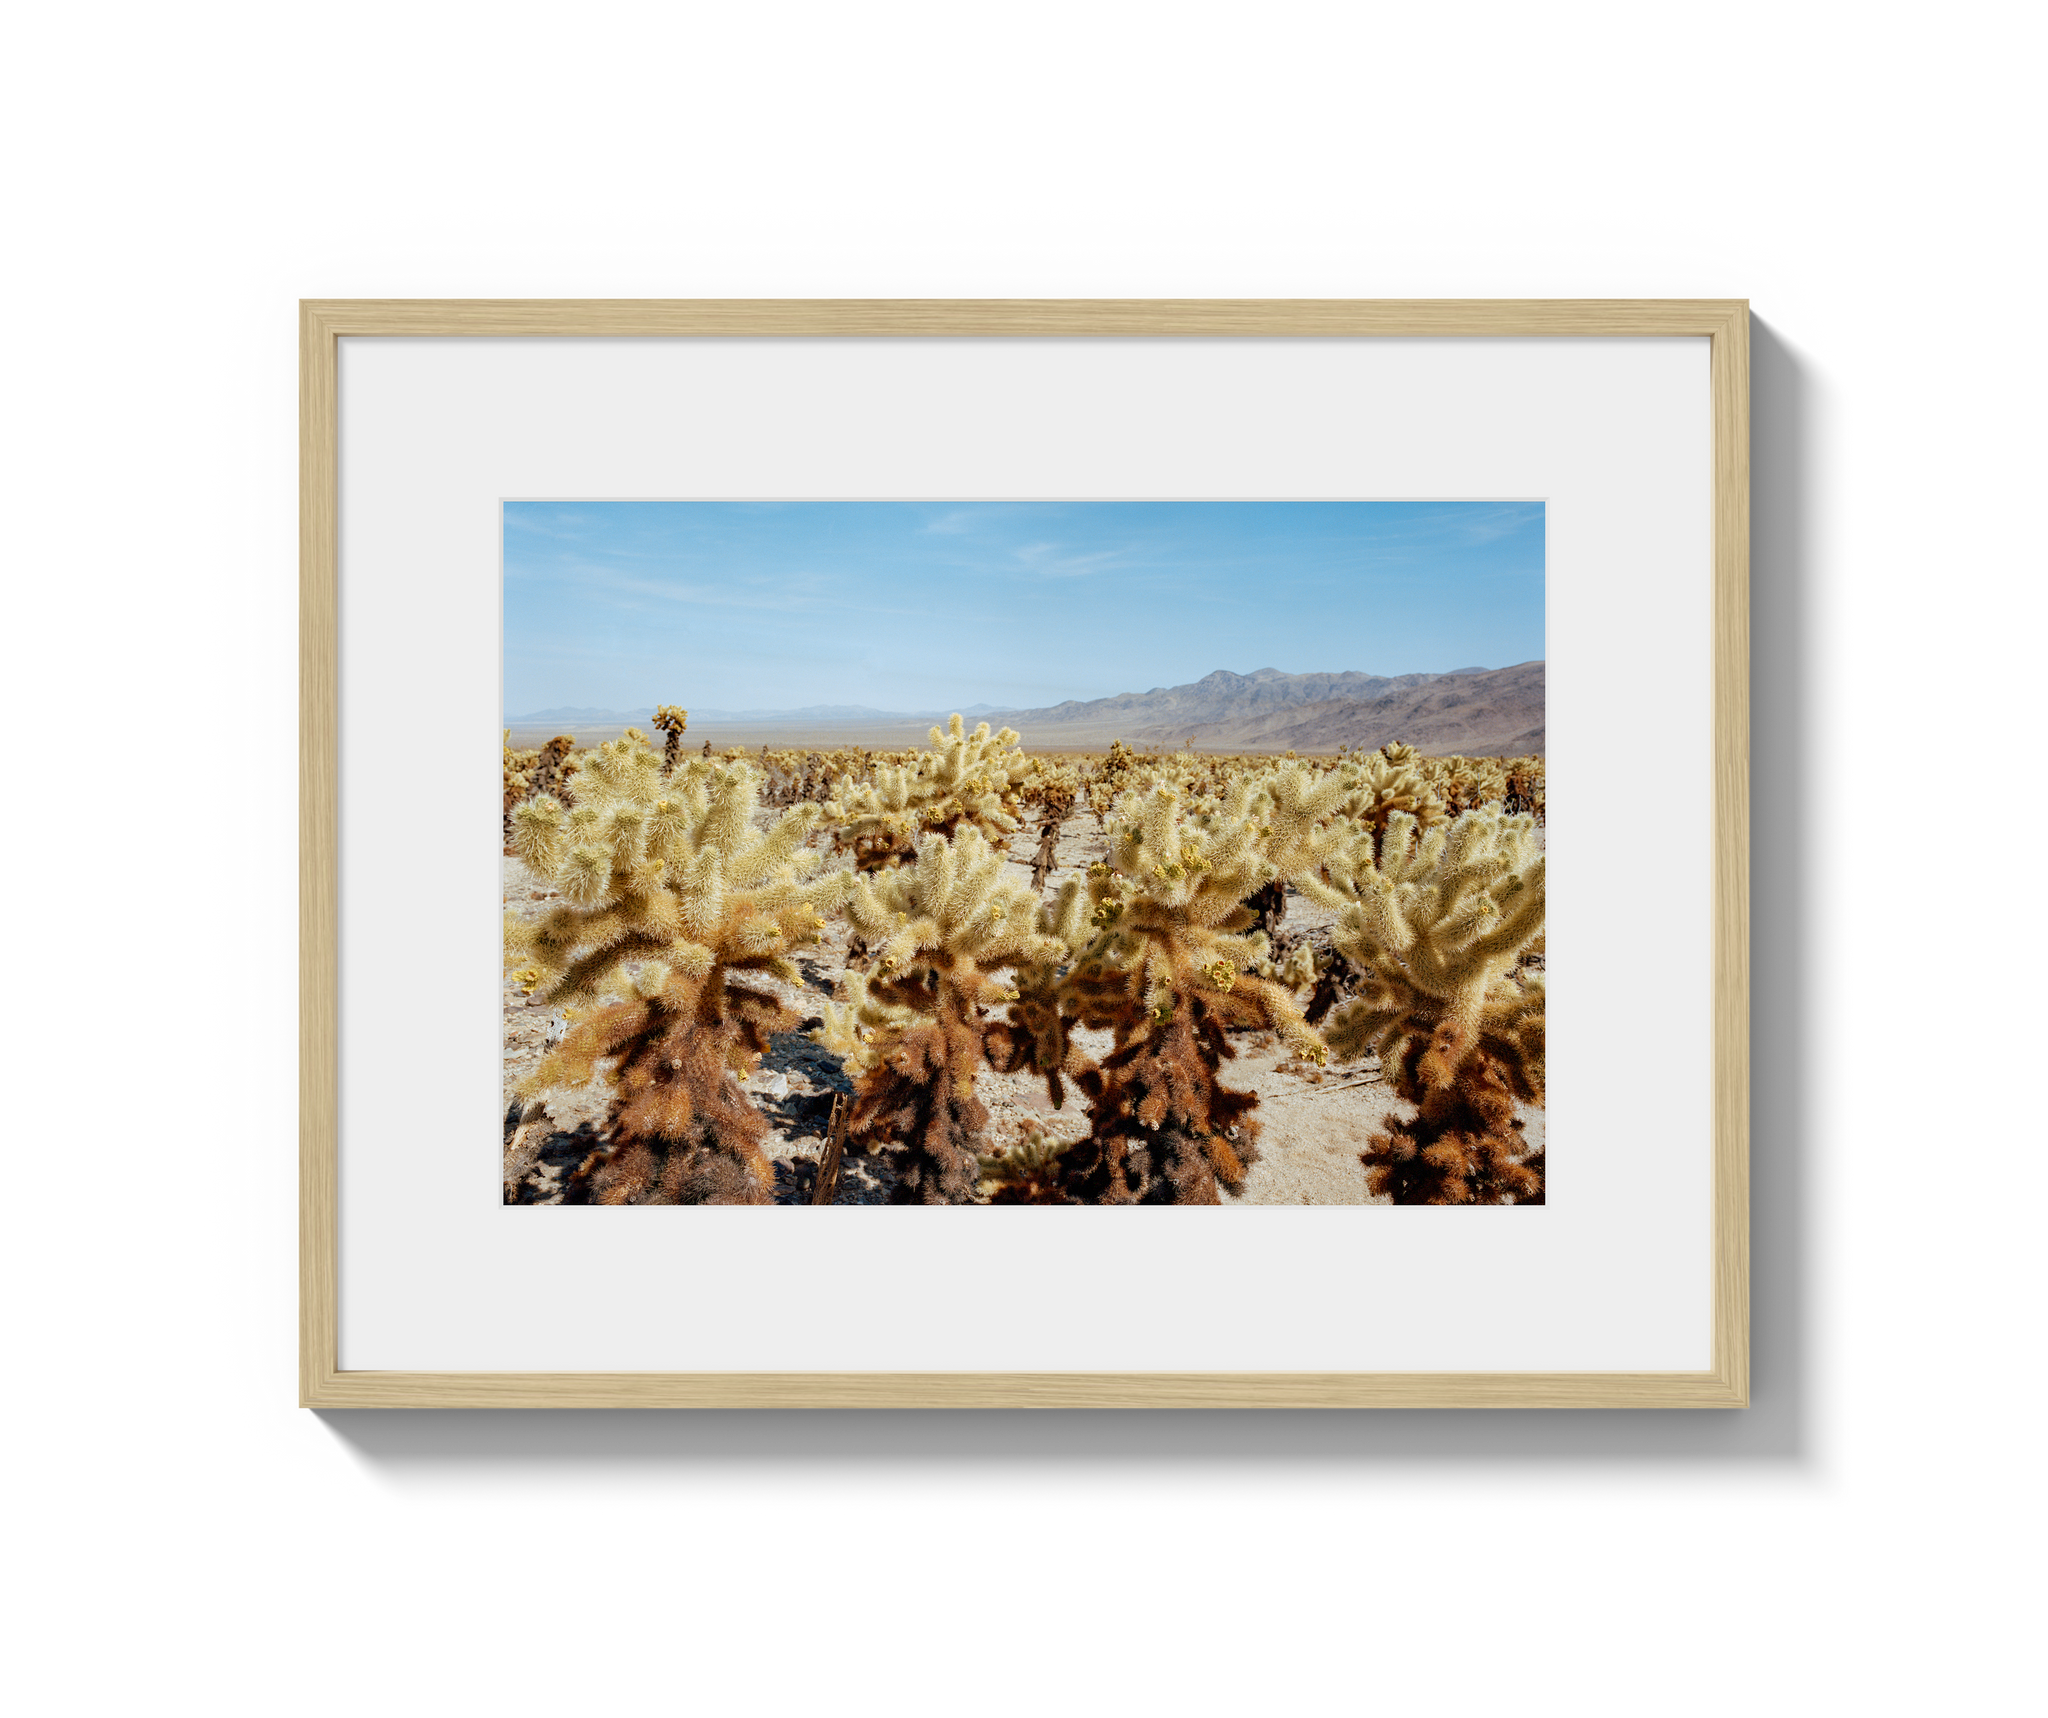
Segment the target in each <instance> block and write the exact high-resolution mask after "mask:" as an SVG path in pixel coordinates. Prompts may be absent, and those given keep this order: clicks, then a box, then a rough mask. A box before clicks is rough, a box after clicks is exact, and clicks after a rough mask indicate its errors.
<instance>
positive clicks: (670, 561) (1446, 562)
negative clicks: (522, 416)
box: [505, 501, 1544, 717]
mask: <svg viewBox="0 0 2048 1718" xmlns="http://www.w3.org/2000/svg"><path fill="white" fill-rule="evenodd" d="M1543 569H1544V559H1543V504H1542V503H1541V502H1489V501H1476V502H1475V501H1458V502H1384V501H1340V502H1297V501H1254V502H1238V501H1208V502H1178V501H1171V502H1149V501H1145V502H1122V501H1119V502H909V501H901V502H899V501H852V502H839V501H793V502H772V503H765V502H731V501H594V502H593V501H579V502H538V501H517V502H507V503H506V504H505V712H506V715H507V716H508V717H510V716H518V715H522V714H525V713H526V712H528V711H536V710H544V709H552V708H558V707H563V706H568V707H578V706H580V707H586V708H596V709H617V710H626V709H639V708H643V707H645V706H647V705H650V704H654V703H678V704H682V705H684V706H685V707H697V708H704V709H795V708H799V707H802V706H804V705H809V704H865V705H869V706H872V707H873V708H876V709H882V710H939V709H960V708H965V707H967V706H969V705H974V704H992V705H997V706H1000V707H1003V708H1008V709H1030V708H1035V707H1038V706H1042V705H1048V704H1057V703H1059V702H1061V701H1062V700H1064V699H1068V698H1080V699H1086V698H1103V697H1108V696H1111V695H1113V694H1115V693H1118V692H1145V691H1149V690H1151V689H1152V688H1153V687H1155V686H1177V685H1182V684H1185V683H1186V682H1188V681H1191V680H1199V679H1201V677H1202V676H1203V675H1205V674H1208V673H1210V672H1212V671H1213V670H1215V669H1218V668H1228V669H1231V670H1233V671H1235V672H1237V673H1240V674H1248V673H1250V672H1251V671H1252V670H1253V669H1256V668H1278V669H1281V670H1283V671H1285V672H1287V673H1290V674H1299V673H1306V672H1310V671H1317V672H1322V671H1330V672H1341V671H1343V670H1345V669H1358V670H1361V671H1364V672H1366V673H1372V674H1410V673H1420V672H1442V671H1443V670H1446V669H1451V668H1468V667H1483V668H1504V667H1507V666H1508V665H1510V664H1511V663H1516V662H1528V661H1531V660H1533V659H1535V658H1538V657H1540V656H1542V655H1543Z"/></svg>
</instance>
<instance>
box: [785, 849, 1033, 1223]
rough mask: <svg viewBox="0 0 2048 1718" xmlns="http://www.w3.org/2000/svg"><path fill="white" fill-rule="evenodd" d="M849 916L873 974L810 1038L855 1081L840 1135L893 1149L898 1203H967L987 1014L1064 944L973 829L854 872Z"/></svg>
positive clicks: (981, 1117)
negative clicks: (909, 862) (1043, 925)
mask: <svg viewBox="0 0 2048 1718" xmlns="http://www.w3.org/2000/svg"><path fill="white" fill-rule="evenodd" d="M845 911H846V916H847V918H848V919H849V920H850V921H851V922H852V924H853V927H854V929H855V930H856V931H858V932H859V933H860V935H861V936H862V937H864V938H865V939H866V940H867V942H868V945H869V946H870V947H871V948H872V949H874V950H875V959H874V966H873V968H872V970H871V971H870V972H869V973H868V974H866V975H865V976H862V975H859V974H852V975H849V978H848V982H847V984H846V985H845V987H844V989H843V990H842V992H841V998H840V1005H839V1006H833V1005H830V1004H828V1005H827V1008H826V1012H825V1024H824V1027H823V1028H822V1029H821V1030H820V1031H819V1032H817V1033H815V1034H813V1035H814V1036H815V1037H817V1038H818V1040H819V1041H820V1042H821V1043H823V1044H825V1045H826V1047H827V1048H829V1049H835V1050H838V1051H839V1053H840V1054H841V1055H842V1056H845V1057H846V1058H847V1063H848V1067H849V1069H850V1070H851V1071H852V1072H853V1073H854V1075H855V1087H854V1091H855V1097H854V1107H853V1115H852V1118H851V1120H850V1121H849V1123H848V1129H847V1134H848V1138H849V1139H852V1140H855V1141H859V1142H862V1143H865V1144H867V1145H868V1146H869V1147H870V1148H873V1147H874V1146H877V1145H881V1144H891V1145H895V1146H897V1147H898V1148H899V1149H898V1151H897V1159H896V1169H897V1188H896V1197H897V1198H898V1199H899V1200H901V1201H904V1202H916V1203H922V1204H928V1205H937V1204H960V1203H963V1202H965V1201H966V1200H968V1199H970V1198H971V1197H972V1196H973V1192H974V1183H975V1159H976V1149H975V1148H976V1142H977V1141H978V1140H979V1138H980V1136H981V1134H982V1132H983V1131H984V1130H985V1129H986V1128H987V1126H988V1119H989V1117H988V1110H987V1109H986V1107H985V1106H984V1105H983V1104H982V1102H981V1100H980V1099H979V1098H978V1097H977V1096H976V1095H975V1091H974V1076H975V1073H976V1071H977V1070H978V1069H980V1068H981V1067H983V1066H985V1065H987V1063H988V1059H989V1057H988V1051H989V1043H988V1035H989V1030H990V1023H989V1022H988V1020H987V1019H986V1018H985V1016H984V1010H985V1009H988V1008H991V1007H998V1006H1001V1005H1003V1004H1006V1003H1014V1002H1017V1001H1018V1000H1019V999H1020V992H1019V990H1018V988H1017V986H1016V984H1015V982H1014V981H1013V980H1012V979H1011V978H1010V977H1008V976H1006V973H1007V972H1008V971H1009V970H1010V969H1013V968H1016V967H1019V966H1031V965H1042V964H1044V963H1046V962H1049V961H1052V960H1056V959H1057V958H1058V957H1059V956H1060V955H1062V954H1063V953H1064V952H1065V947H1064V945H1063V944H1062V943H1060V942H1059V941H1058V940H1057V939H1055V938H1053V937H1050V936H1048V935H1046V934H1045V933H1044V932H1042V931H1041V930H1040V929H1039V928H1038V918H1039V903H1038V900H1037V898H1036V897H1035V896H1034V895H1033V894H1032V893H1031V891H1030V890H1029V889H1027V888H1026V887H1025V886H1024V885H1023V884H1021V883H1019V882H1017V881H1015V880H1014V879H1012V878H1010V877H1007V876H1005V875H1004V873H1003V856H1002V854H1001V853H1000V852H998V851H997V850H996V849H994V848H992V847H991V846H990V845H989V844H988V842H987V841H986V840H985V839H983V837H982V834H981V832H980V831H979V830H978V829H975V828H973V827H971V826H970V827H964V828H961V829H959V830H956V831H955V832H954V834H953V835H952V836H951V837H950V838H949V837H947V836H943V835H928V836H926V837H925V839H924V840H923V841H922V842H921V843H920V844H919V846H918V848H917V863H916V864H915V865H914V866H906V867H904V868H902V869H900V870H895V871H883V872H878V873H875V874H873V875H870V876H863V877H860V878H859V879H858V880H857V881H855V882H854V883H853V885H852V887H851V889H850V891H849V893H848V896H847V900H846V903H845ZM1004 1047H1005V1048H1007V1038H1006V1039H1005V1040H1004Z"/></svg>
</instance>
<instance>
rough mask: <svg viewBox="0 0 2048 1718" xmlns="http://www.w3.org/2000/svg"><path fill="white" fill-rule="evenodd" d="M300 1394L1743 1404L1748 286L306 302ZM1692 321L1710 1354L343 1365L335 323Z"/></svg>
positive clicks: (597, 1399) (542, 326) (614, 1399)
mask: <svg viewBox="0 0 2048 1718" xmlns="http://www.w3.org/2000/svg"><path fill="white" fill-rule="evenodd" d="M299 331H300V338H299V661H300V711H299V853H300V857H299V864H300V882H299V969H300V970H299V1401H300V1405H301V1406H303V1407H311V1408H1739V1407H1745V1406H1747V1405H1748V1401H1749V306H1748V301H1747V300H1743V299H1654V300H1628V299H1623V300H1600V299H1572V300H1533V299H1532V300H1507V299H1499V300H1493V299H1377V300H1347V299H1279V300H1271V299H1269V300H1220V299H1150V300H1120V299H977V300H965V301H959V300H955V301H943V300H907V299H899V300H849V299H753V300H748V299H732V300H724V299H684V300H664V299H554V300H517V299H466V300H397V299H358V300H306V301H302V302H301V304H300V307H299ZM352 335H353V336H408V335H410V336H438V337H446V336H451V335H472V336H478V337H490V338H504V337H508V336H544V337H549V338H556V339H559V338H564V337H570V336H605V337H612V338H617V337H621V336H634V335H638V336H659V337H669V338H674V337H679V336H690V335H699V336H704V335H722V336H728V337H731V336H744V335H757V336H766V335H776V336H784V337H788V336H804V335H812V336H818V335H829V336H836V337H840V338H845V337H849V336H861V335H869V336H884V335H886V336H894V337H899V338H900V337H903V336H912V335H941V336H943V335H951V336H956V337H957V336H980V337H990V336H1006V337H1010V336H1014V337H1019V338H1028V337H1031V336H1060V337H1064V338H1069V339H1071V338H1076V337H1086V336H1102V337H1114V338H1120V339H1142V338H1146V337H1157V336H1172V337H1179V338H1188V337H1192V336H1202V335H1209V336H1234V337H1238V338H1244V337H1248V336H1261V337H1269V338H1287V337H1302V336H1320V337H1323V338H1331V337H1340V336H1350V337H1361V336H1381V337H1389V338H1391V337H1402V338H1411V339H1412V338H1416V337H1422V336H1432V335H1433V336H1439V337H1463V338H1470V337H1474V336H1482V337H1483V336H1491V337H1510V338H1523V339H1526V338H1530V337H1541V336H1557V337H1569V338H1574V339H1587V338H1624V339H1625V338H1630V337H1635V338H1671V337H1675V336H1692V337H1704V338H1706V339H1707V340H1708V341H1710V342H1711V347H1710V353H1711V355H1710V394H1711V410H1712V413H1713V426H1712V436H1713V443H1712V445H1713V556H1714V568H1713V578H1714V594H1713V653H1714V713H1713V734H1714V760H1713V778H1714V790H1713V791H1714V855H1713V864H1714V885H1713V887H1714V931H1713V940H1714V954H1713V988H1714V995H1713V1019H1714V1046H1713V1091H1714V1117H1713V1209H1712V1221H1713V1237H1712V1270H1713V1295H1712V1307H1713V1341H1712V1349H1711V1355H1712V1361H1713V1364H1712V1367H1711V1369H1710V1370H1708V1371H1704V1372H1656V1373H1633V1372H1591V1373H1535V1372H1531V1373H1476V1372H1460V1373H1422V1372H1412V1373H1300V1372H1288V1373H1263V1372H1243V1373H1165V1372H1143V1373H1102V1372H1082V1373H1045V1372H1038V1373H986V1372H938V1373H879V1372H862V1373H819V1372H805V1373H724V1372H721V1373H671V1372H645V1373H642V1372H631V1373H595V1372H574V1373H475V1372H467V1373H466V1372H369V1371H351V1372H343V1371H341V1370H339V1369H338V1366H337V1354H338V1347H337V1339H338V1313H339V1302H338V1298H337V1283H336V1258H337V1236H336V1219H337V1213H338V1201H337V1191H336V1189H337V1172H338V1168H339V1162H338V1149H337V1148H338V1143H339V1142H338V1137H337V1119H338V1097H339V1084H338V1080H339V1058H338V1044H337V1034H336V1026H337V1009H336V999H337V993H338V992H337V986H338V980H339V963H338V958H337V957H338V948H337V917H336V914H337V908H338V903H339V892H340V875H339V865H338V859H337V853H338V847H337V833H338V825H337V817H336V794H337V785H338V775H337V746H338V740H339V732H338V718H337V691H338V671H337V642H338V631H337V608H336V599H337V586H336V563H337V544H336V527H337V522H338V512H337V507H338V473H337V464H336V460H337V451H338V439H337V408H338V404H339V401H338V398H337V389H336V365H337V358H338V351H337V344H336V343H337V342H338V341H339V340H341V339H344V338H346V337H349V336H352Z"/></svg>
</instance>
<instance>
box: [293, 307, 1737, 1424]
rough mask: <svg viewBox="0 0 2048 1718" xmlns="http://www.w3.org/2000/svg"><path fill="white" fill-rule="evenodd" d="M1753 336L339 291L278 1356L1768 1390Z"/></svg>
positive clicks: (614, 1397) (826, 1381)
mask: <svg viewBox="0 0 2048 1718" xmlns="http://www.w3.org/2000/svg"><path fill="white" fill-rule="evenodd" d="M1748 388H1749V358H1748V310H1747V306H1746V304H1745V303H1744V302H1742V301H1739V300H1733V301H1731V300H1700V301H1692V300H1685V301H1662V300H1660V301H1597V302H1596V301H1568V302H1567V301H1540V302H1539V301H1529V302H1510V301H1256V302H1222V301H1144V302H1137V301H967V302H924V301H877V302H857V301H845V302H841V301H731V302H727V301H673V302H670V301H645V302H641V301H592V302H577V301H547V302H538V301H536V302H519V301H506V302H495V301H459V302H458V301H449V302H396V301H348V302H335V301H308V302H306V303H304V304H302V306H301V423H300V437H301V466H300V483H301V544H300V553H301V652H302V709H301V841H302V856H301V864H302V882H301V903H302V905H301V994H300V1018H301V1100H300V1101H301V1112H300V1173H301V1203H300V1225H301V1226H300V1252H301V1361H300V1400H301V1402H302V1404H303V1405H306V1406H311V1407H316V1408H326V1407H494V1406H495V1407H661V1406H670V1407H856V1406H863V1407H899V1408H900V1407H1221V1406H1228V1407H1247V1408H1249V1407H1612V1408H1646V1407H1671V1408H1681V1407H1683V1408H1704V1407H1714V1408H1727V1407H1741V1406H1744V1405H1746V1403H1747V1400H1748V1377H1749V1363H1748V1340H1749V1338H1748V1249H1747V1231H1748V1206H1747V1150H1748V1122H1747V1105H1748V1040H1747V1034H1748V990H1747V986H1748V963H1747V938H1748V907H1747V878H1748V871H1747V866H1748V786H1747V778H1748V530H1749V512H1748V509H1749V473H1748V445H1749V422H1748V411H1749V405H1748V398H1749V394H1748ZM494 744H495V745H497V746H498V748H499V751H500V763H501V773H500V784H499V785H500V794H501V797H500V799H499V800H498V801H496V802H493V801H491V800H490V798H489V776H488V761H489V760H488V750H489V747H490V746H492V745H494ZM1553 860H1554V861H1555V863H1554V864H1553V863H1552V861H1553ZM1553 1109H1554V1110H1555V1112H1556V1115H1557V1125H1556V1127H1555V1129H1554V1130H1553V1129H1552V1127H1551V1126H1550V1115H1551V1112H1552V1110H1553Z"/></svg>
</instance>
